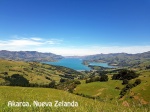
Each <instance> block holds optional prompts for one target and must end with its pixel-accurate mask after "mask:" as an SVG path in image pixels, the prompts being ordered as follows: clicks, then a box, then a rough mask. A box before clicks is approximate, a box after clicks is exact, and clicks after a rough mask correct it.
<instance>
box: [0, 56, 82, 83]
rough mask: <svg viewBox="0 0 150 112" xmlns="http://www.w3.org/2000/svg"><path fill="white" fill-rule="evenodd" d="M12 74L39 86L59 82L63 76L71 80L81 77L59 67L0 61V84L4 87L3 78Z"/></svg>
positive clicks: (36, 63)
mask: <svg viewBox="0 0 150 112" xmlns="http://www.w3.org/2000/svg"><path fill="white" fill-rule="evenodd" d="M13 74H20V75H22V76H23V77H25V78H26V79H27V80H29V82H30V83H36V84H41V85H42V84H48V83H50V82H51V81H52V80H55V81H56V82H59V80H60V78H62V77H65V75H69V76H70V77H71V78H77V77H79V76H81V75H82V74H81V73H80V72H77V71H75V70H73V69H69V68H66V67H61V66H53V65H48V64H42V63H38V62H23V61H14V60H4V59H0V84H1V85H5V84H6V81H5V80H4V77H6V76H12V75H13Z"/></svg>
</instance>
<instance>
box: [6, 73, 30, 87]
mask: <svg viewBox="0 0 150 112" xmlns="http://www.w3.org/2000/svg"><path fill="white" fill-rule="evenodd" d="M5 80H7V81H9V82H10V86H29V81H28V80H27V79H26V78H24V77H23V76H21V75H19V74H13V75H12V76H11V77H10V76H8V77H5Z"/></svg>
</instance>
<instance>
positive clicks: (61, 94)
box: [0, 86, 146, 112]
mask: <svg viewBox="0 0 150 112" xmlns="http://www.w3.org/2000/svg"><path fill="white" fill-rule="evenodd" d="M34 100H37V101H40V102H54V101H55V100H58V101H66V102H67V101H69V102H72V101H75V102H78V104H79V105H78V107H54V106H52V107H34V106H31V107H8V106H7V104H8V101H18V102H19V101H24V102H29V103H30V104H31V105H32V102H33V101H34ZM145 109H146V108H144V107H140V108H135V107H124V106H122V104H119V103H118V102H117V101H116V103H113V104H111V103H106V102H99V101H96V100H92V99H88V98H84V97H81V96H77V95H73V94H70V93H68V92H65V91H61V90H55V89H48V88H27V87H6V86H0V112H31V111H32V112H122V111H124V112H132V111H134V112H144V110H145Z"/></svg>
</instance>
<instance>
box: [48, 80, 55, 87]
mask: <svg viewBox="0 0 150 112" xmlns="http://www.w3.org/2000/svg"><path fill="white" fill-rule="evenodd" d="M49 87H50V88H55V81H54V80H53V81H52V82H50V83H49Z"/></svg>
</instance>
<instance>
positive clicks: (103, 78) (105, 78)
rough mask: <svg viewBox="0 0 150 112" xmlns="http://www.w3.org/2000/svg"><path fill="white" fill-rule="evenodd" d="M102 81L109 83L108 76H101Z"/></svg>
mask: <svg viewBox="0 0 150 112" xmlns="http://www.w3.org/2000/svg"><path fill="white" fill-rule="evenodd" d="M100 81H102V82H103V81H108V76H107V75H101V77H100Z"/></svg>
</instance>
